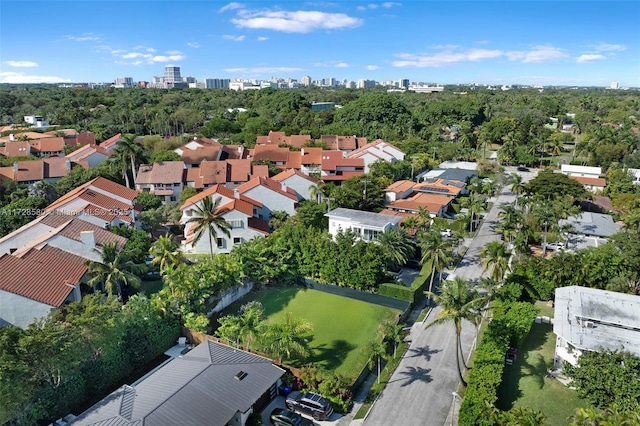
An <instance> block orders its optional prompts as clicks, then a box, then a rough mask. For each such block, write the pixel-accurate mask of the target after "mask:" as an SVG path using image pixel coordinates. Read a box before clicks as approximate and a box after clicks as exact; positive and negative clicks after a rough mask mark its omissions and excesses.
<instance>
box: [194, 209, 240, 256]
mask: <svg viewBox="0 0 640 426" xmlns="http://www.w3.org/2000/svg"><path fill="white" fill-rule="evenodd" d="M221 201H222V197H218V198H216V200H215V201H213V199H212V198H211V197H205V198H203V199H202V201H201V203H200V204H196V206H195V212H194V215H193V216H192V217H190V218H189V220H187V222H186V224H189V223H195V224H196V225H195V227H194V228H193V233H194V239H193V244H196V243H197V242H198V241H200V239H201V238H202V237H203V236H204V235H205V234H208V236H209V250H210V253H211V259H213V240H214V238H215V239H216V240H217V239H218V231H221V232H222V233H223V234H224V235H226V236H227V237H230V236H231V232H230V231H229V230H230V229H231V224H229V222H227V221H226V220H225V218H224V217H222V216H223V215H224V214H225V213H227V209H223V208H220V202H221Z"/></svg>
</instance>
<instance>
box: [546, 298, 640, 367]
mask: <svg viewBox="0 0 640 426" xmlns="http://www.w3.org/2000/svg"><path fill="white" fill-rule="evenodd" d="M554 312H555V313H554V322H553V332H554V333H555V334H556V335H557V339H556V353H555V358H554V364H555V367H556V368H561V367H562V363H563V362H568V363H569V364H571V365H577V363H578V360H579V358H580V355H582V353H583V352H584V351H597V350H600V349H608V350H620V351H628V352H630V353H632V354H634V355H636V356H640V296H634V295H630V294H625V293H618V292H613V291H606V290H597V289H592V288H587V287H579V286H569V287H561V288H557V289H556V297H555V307H554Z"/></svg>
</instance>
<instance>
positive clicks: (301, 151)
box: [300, 148, 304, 157]
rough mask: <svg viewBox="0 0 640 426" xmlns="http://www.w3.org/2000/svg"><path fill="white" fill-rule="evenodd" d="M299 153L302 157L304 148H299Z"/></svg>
mask: <svg viewBox="0 0 640 426" xmlns="http://www.w3.org/2000/svg"><path fill="white" fill-rule="evenodd" d="M300 155H302V156H303V157H304V148H302V149H301V150H300Z"/></svg>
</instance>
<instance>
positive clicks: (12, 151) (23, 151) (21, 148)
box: [0, 141, 31, 157]
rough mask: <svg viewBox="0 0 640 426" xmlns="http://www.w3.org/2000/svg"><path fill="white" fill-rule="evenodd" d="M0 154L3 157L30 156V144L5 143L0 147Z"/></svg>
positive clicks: (22, 142) (23, 142) (24, 142)
mask: <svg viewBox="0 0 640 426" xmlns="http://www.w3.org/2000/svg"><path fill="white" fill-rule="evenodd" d="M0 154H2V155H4V156H5V157H18V156H23V155H31V144H29V142H27V141H16V142H5V144H4V146H3V147H0Z"/></svg>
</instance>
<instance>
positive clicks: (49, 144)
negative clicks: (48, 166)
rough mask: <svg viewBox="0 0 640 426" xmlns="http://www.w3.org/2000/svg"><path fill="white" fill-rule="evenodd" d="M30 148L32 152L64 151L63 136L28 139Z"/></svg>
mask: <svg viewBox="0 0 640 426" xmlns="http://www.w3.org/2000/svg"><path fill="white" fill-rule="evenodd" d="M29 145H31V150H32V151H34V152H38V153H42V152H62V151H64V138H62V137H58V138H42V139H37V140H33V141H29Z"/></svg>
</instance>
